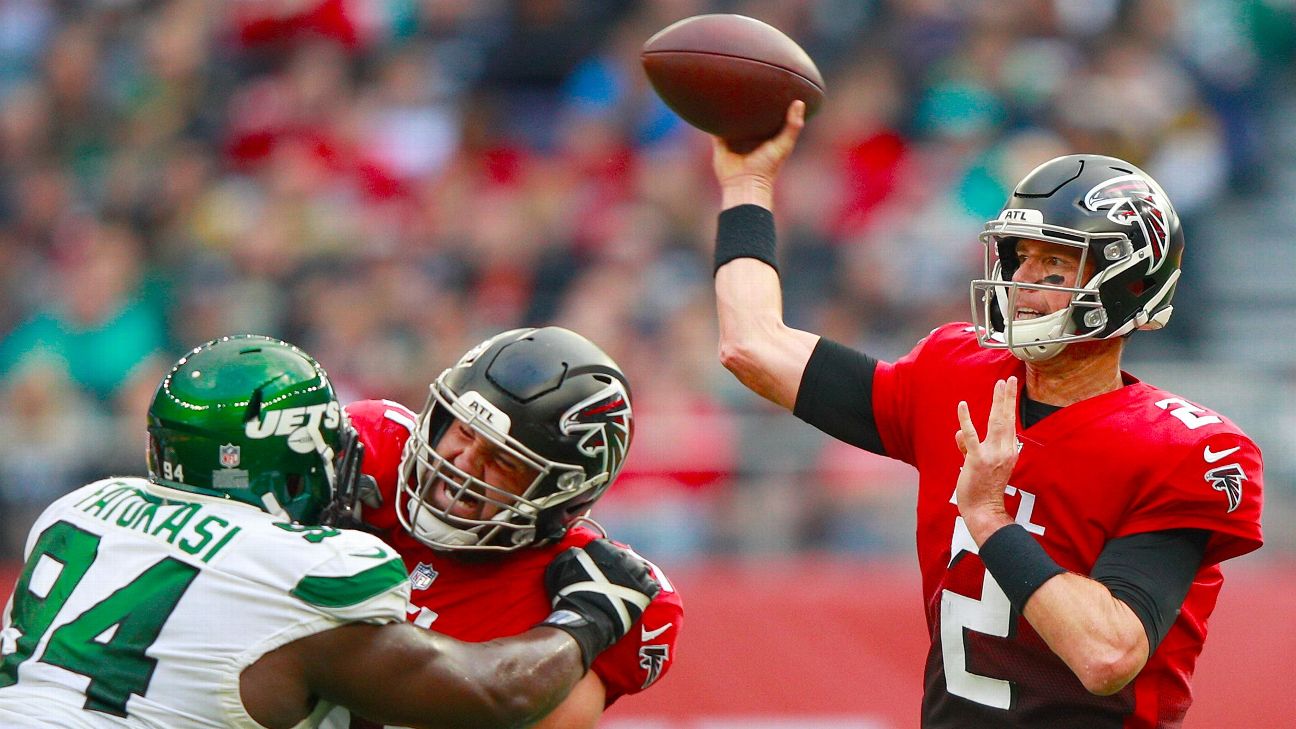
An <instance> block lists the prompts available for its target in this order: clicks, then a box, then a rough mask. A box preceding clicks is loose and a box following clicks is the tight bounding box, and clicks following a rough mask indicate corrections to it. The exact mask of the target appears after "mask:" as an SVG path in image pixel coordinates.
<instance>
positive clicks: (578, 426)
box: [558, 378, 630, 478]
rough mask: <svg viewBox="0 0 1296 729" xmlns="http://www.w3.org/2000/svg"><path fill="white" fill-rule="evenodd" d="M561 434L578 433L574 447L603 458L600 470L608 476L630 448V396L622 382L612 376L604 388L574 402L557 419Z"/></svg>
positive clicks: (617, 466)
mask: <svg viewBox="0 0 1296 729" xmlns="http://www.w3.org/2000/svg"><path fill="white" fill-rule="evenodd" d="M558 428H559V430H561V431H562V433H563V435H571V434H573V433H581V434H582V435H581V438H580V441H579V442H578V443H577V447H578V448H580V451H581V453H584V454H585V455H587V456H602V457H603V468H602V470H603V472H604V473H607V474H608V475H609V476H611V477H612V478H615V477H616V474H617V471H618V470H620V468H621V463H622V461H624V460H625V456H626V450H627V449H628V448H629V447H630V399H629V398H628V397H627V396H626V390H625V385H624V384H622V383H621V381H620V380H618V379H616V378H612V381H611V382H610V383H609V384H608V385H607V387H605V388H603V389H602V390H599V391H598V392H596V393H594V394H593V395H592V396H590V397H588V398H585V399H584V400H582V401H581V402H578V403H576V404H575V405H573V406H572V408H571V409H570V410H568V411H567V412H565V413H563V416H562V418H561V419H559V421H558Z"/></svg>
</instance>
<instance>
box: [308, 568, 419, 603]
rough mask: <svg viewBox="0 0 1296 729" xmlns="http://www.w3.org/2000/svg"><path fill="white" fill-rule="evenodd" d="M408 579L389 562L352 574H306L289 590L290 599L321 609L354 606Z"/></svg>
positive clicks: (406, 575)
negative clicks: (331, 575) (322, 575)
mask: <svg viewBox="0 0 1296 729" xmlns="http://www.w3.org/2000/svg"><path fill="white" fill-rule="evenodd" d="M408 579H409V575H408V574H407V573H406V572H405V564H404V563H403V562H401V560H400V559H391V560H388V561H386V562H383V563H382V564H379V565H376V566H374V567H370V568H369V569H367V570H363V571H361V572H358V573H356V574H353V575H343V576H339V577H321V576H318V575H307V576H305V577H303V578H301V580H299V581H298V582H297V585H296V586H295V587H293V589H292V591H291V592H292V595H293V597H296V598H297V599H299V600H301V601H302V602H306V603H309V604H311V605H315V606H318V607H322V608H340V607H349V606H351V605H358V604H359V603H362V602H364V601H366V600H369V599H371V598H374V597H376V596H378V595H381V594H382V593H384V592H388V591H390V590H392V589H394V588H398V587H400V586H401V585H402V584H404V583H405V582H406V581H407V580H408Z"/></svg>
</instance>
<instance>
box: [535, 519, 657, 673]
mask: <svg viewBox="0 0 1296 729" xmlns="http://www.w3.org/2000/svg"><path fill="white" fill-rule="evenodd" d="M545 589H546V590H547V591H548V593H549V597H550V599H552V600H553V607H554V611H553V612H552V613H550V615H549V617H548V618H545V620H544V622H542V623H541V625H548V626H551V627H554V628H559V629H561V630H565V631H567V632H568V633H570V634H571V636H572V637H573V638H575V639H576V642H577V643H579V644H580V647H581V654H582V655H583V656H584V658H585V670H589V667H590V664H592V663H593V662H594V659H595V658H596V657H598V654H600V653H602V652H603V651H605V650H607V649H608V648H610V647H611V646H612V644H614V643H616V642H617V641H618V640H620V639H621V638H622V636H624V635H625V634H626V633H628V632H630V629H631V628H632V627H634V624H635V623H636V622H638V620H639V618H640V616H642V615H643V611H644V608H646V607H648V603H650V602H652V600H653V598H654V597H656V596H657V593H659V592H661V586H660V585H658V584H657V581H656V580H655V579H653V576H652V573H651V572H650V571H649V569H648V564H647V563H646V562H644V560H643V559H642V558H641V557H639V555H637V554H635V553H634V552H632V551H630V550H629V549H627V548H625V547H620V546H617V545H615V544H613V543H612V542H610V541H608V540H606V539H595V540H594V541H592V542H590V543H589V544H586V545H585V547H584V548H583V549H581V548H578V547H572V548H571V549H568V550H567V551H566V552H563V553H562V554H560V555H558V556H557V557H555V558H554V561H553V562H551V563H550V564H549V568H548V569H547V570H545Z"/></svg>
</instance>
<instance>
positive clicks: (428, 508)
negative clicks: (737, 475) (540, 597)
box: [395, 327, 633, 552]
mask: <svg viewBox="0 0 1296 729" xmlns="http://www.w3.org/2000/svg"><path fill="white" fill-rule="evenodd" d="M456 421H457V422H459V423H462V424H464V425H466V426H467V427H469V428H471V429H472V430H473V431H474V432H475V433H476V434H477V435H478V436H481V437H484V438H486V439H487V440H488V441H490V442H491V443H493V444H494V445H495V446H496V447H497V448H499V449H501V450H502V451H504V452H506V453H507V454H509V456H511V457H512V458H513V459H515V460H516V461H518V462H520V463H522V464H524V465H525V466H527V467H529V468H530V469H533V470H534V472H535V473H536V476H535V478H534V480H533V481H532V482H531V484H530V485H529V486H528V487H526V489H525V490H523V491H522V493H521V494H519V495H514V494H512V493H510V492H509V491H508V490H506V489H503V488H500V487H498V486H496V485H493V484H490V483H486V482H485V481H483V480H481V479H478V478H474V477H472V476H469V475H468V474H467V473H465V472H464V471H463V470H461V469H459V468H457V467H456V466H455V465H454V464H453V463H451V462H450V461H449V460H448V459H446V458H444V457H442V456H441V454H439V453H438V452H437V450H436V445H437V443H438V442H439V441H440V439H441V437H442V435H443V434H444V433H445V432H446V430H447V428H449V427H450V425H451V424H453V423H454V422H456ZM632 432H633V429H632V417H631V410H630V386H629V384H628V383H627V381H626V378H625V375H624V374H623V373H622V372H621V368H620V367H618V366H617V365H616V363H615V362H613V361H612V359H611V358H610V357H608V356H607V355H606V354H604V353H603V351H602V350H601V349H599V348H598V347H597V346H595V345H594V344H593V343H592V342H590V341H589V340H588V339H586V338H585V337H582V336H581V335H579V334H577V333H575V332H572V331H569V330H567V329H562V328H559V327H545V328H543V329H514V330H512V331H508V332H504V333H503V334H499V335H497V336H495V337H492V338H490V339H488V340H486V341H484V342H482V343H481V344H479V345H477V346H476V347H474V348H472V349H471V350H469V351H468V353H467V354H465V355H464V356H463V357H462V358H460V360H459V361H458V362H457V363H456V364H455V365H454V366H453V367H451V368H450V369H448V370H446V371H445V372H443V373H441V375H440V376H439V377H437V379H436V381H435V382H434V383H432V386H431V388H430V393H429V395H428V399H427V404H426V405H425V406H424V408H423V411H422V412H421V413H419V417H418V423H417V427H416V428H415V430H414V432H413V434H412V435H411V436H410V439H409V441H408V442H407V443H406V446H405V452H404V454H403V455H402V457H401V466H400V483H401V487H400V488H401V492H400V493H399V494H398V495H397V500H396V505H395V506H396V514H397V517H398V518H399V519H400V522H401V524H402V525H403V526H404V527H405V529H406V530H407V531H409V533H410V534H411V535H413V536H414V537H415V538H416V539H418V540H419V541H421V542H423V543H424V544H427V545H428V546H430V547H433V548H436V549H451V550H473V551H494V552H503V551H511V550H515V549H519V548H522V547H526V546H529V545H533V544H538V543H543V542H546V541H549V540H552V539H556V538H558V537H561V536H562V535H563V534H564V533H565V532H566V531H567V528H568V527H569V526H570V525H571V524H572V522H574V521H575V520H576V519H577V518H579V517H581V516H583V515H584V514H585V513H586V512H588V511H589V509H590V507H591V506H593V504H594V502H595V501H597V500H598V498H599V497H600V496H602V495H603V493H604V492H605V491H606V490H607V488H608V487H609V486H610V485H611V484H612V481H613V480H614V479H615V478H616V476H617V472H618V471H620V469H621V465H622V463H624V462H625V457H626V453H627V452H628V450H629V448H630V438H631V434H632ZM440 485H444V486H445V487H446V493H448V494H450V495H451V496H452V497H453V498H452V500H451V502H450V503H449V504H446V505H444V506H442V507H438V506H435V505H433V504H432V503H431V500H430V499H429V496H430V495H431V494H432V493H433V490H434V489H436V488H437V487H438V486H440ZM463 502H476V503H474V506H477V505H481V504H490V505H493V506H494V507H495V508H496V509H498V512H497V513H496V514H495V515H494V516H491V517H489V518H483V519H468V518H464V517H461V516H457V515H455V514H453V513H452V512H453V511H454V507H455V506H456V505H457V504H460V503H463ZM461 512H462V510H461Z"/></svg>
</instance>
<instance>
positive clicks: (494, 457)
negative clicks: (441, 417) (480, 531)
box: [427, 420, 539, 519]
mask: <svg viewBox="0 0 1296 729" xmlns="http://www.w3.org/2000/svg"><path fill="white" fill-rule="evenodd" d="M436 451H437V453H439V454H441V456H442V457H443V458H445V459H446V460H447V461H449V462H450V463H451V464H453V465H454V466H455V468H458V469H460V470H461V471H463V472H464V473H467V474H468V475H469V476H472V477H473V478H477V479H480V480H482V481H485V482H486V483H488V484H490V485H492V486H494V487H495V488H498V489H501V490H503V491H507V492H508V493H510V494H513V495H514V496H520V495H522V492H524V491H525V490H526V488H527V487H528V486H530V485H531V483H532V482H533V481H535V478H536V476H537V475H538V474H539V472H538V471H536V469H534V468H532V467H530V466H528V465H527V464H525V463H523V462H522V461H520V460H518V459H517V458H515V457H514V456H512V455H510V454H509V453H507V452H506V451H504V450H503V449H501V448H499V447H498V446H497V445H495V444H494V443H492V442H491V441H490V440H488V439H486V438H485V437H484V436H482V435H480V434H479V433H477V432H476V431H475V430H473V429H472V428H470V427H468V426H467V425H466V424H464V423H463V422H461V421H459V420H455V421H454V422H453V423H452V424H451V425H450V427H448V428H447V429H446V432H445V434H444V435H442V436H441V440H440V441H438V442H437V445H436ZM442 475H443V476H444V477H445V478H446V479H449V480H453V481H457V480H458V479H455V478H454V476H453V475H451V474H442ZM469 488H471V490H472V491H473V492H474V493H480V492H481V491H482V490H483V489H482V487H481V486H480V485H477V486H476V487H475V488H472V487H469ZM456 493H457V491H456V487H455V485H454V484H450V483H447V482H446V481H444V480H441V481H438V482H437V484H436V487H435V488H434V489H432V493H431V494H430V495H429V496H428V498H427V500H428V502H429V503H431V504H432V505H433V506H436V507H437V508H441V509H444V508H447V507H450V503H451V502H452V501H454V499H455V496H456ZM485 496H486V497H487V498H488V499H494V500H499V499H500V496H498V495H495V496H492V495H491V494H485ZM499 511H500V509H499V507H497V506H495V505H494V504H491V503H487V502H485V501H482V500H479V499H474V498H461V499H460V500H459V503H457V504H455V505H454V506H453V507H452V508H451V509H450V514H451V515H453V516H458V517H463V518H466V519H489V518H491V517H493V516H495V514H497V513H499Z"/></svg>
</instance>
